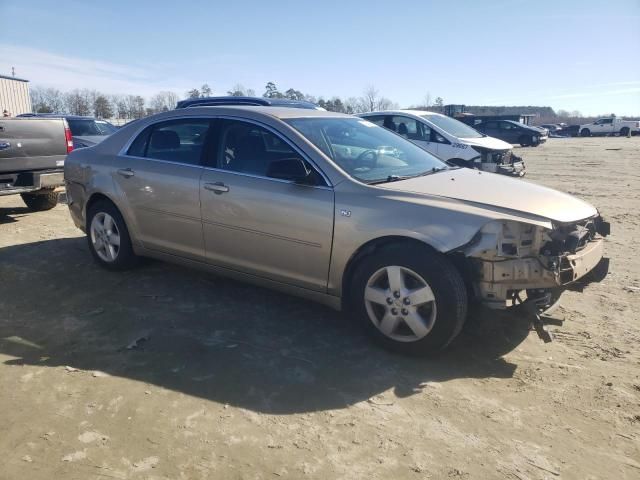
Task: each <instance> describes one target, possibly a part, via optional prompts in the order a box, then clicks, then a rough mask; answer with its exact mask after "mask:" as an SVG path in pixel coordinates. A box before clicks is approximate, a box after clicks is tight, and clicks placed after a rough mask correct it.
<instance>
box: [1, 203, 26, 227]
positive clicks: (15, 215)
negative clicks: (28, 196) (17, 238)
mask: <svg viewBox="0 0 640 480" xmlns="http://www.w3.org/2000/svg"><path fill="white" fill-rule="evenodd" d="M30 213H32V212H31V210H29V209H28V208H27V207H9V208H0V225H3V224H6V223H15V222H17V221H18V219H19V218H21V217H23V216H25V215H28V214H30Z"/></svg>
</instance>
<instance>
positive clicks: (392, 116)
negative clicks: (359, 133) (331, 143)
mask: <svg viewBox="0 0 640 480" xmlns="http://www.w3.org/2000/svg"><path fill="white" fill-rule="evenodd" d="M359 116H360V117H362V118H366V119H367V120H369V121H370V122H373V123H375V124H377V125H380V126H382V127H385V128H388V129H389V130H393V131H394V132H396V133H397V134H398V135H401V136H403V137H405V138H406V139H407V140H409V141H411V142H413V143H415V144H416V145H418V146H420V147H422V148H424V149H425V150H426V151H428V152H429V153H433V154H434V155H436V156H437V157H439V158H441V159H442V160H445V161H448V162H450V163H453V164H455V165H458V166H461V167H469V168H476V169H478V170H483V171H486V172H494V173H502V174H505V175H512V176H517V177H522V176H524V174H525V166H524V162H523V161H522V159H521V158H520V157H516V156H515V155H513V152H512V151H511V149H512V146H511V145H510V144H508V143H506V142H503V141H502V140H498V139H497V138H493V137H488V136H487V135H484V134H482V133H480V132H478V131H476V130H474V129H473V128H471V127H470V126H469V125H466V124H464V123H462V122H460V121H458V120H456V119H454V118H451V117H447V116H446V115H441V114H439V113H434V112H426V111H421V110H390V111H384V112H371V113H363V114H361V115H359Z"/></svg>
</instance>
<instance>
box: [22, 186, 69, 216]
mask: <svg viewBox="0 0 640 480" xmlns="http://www.w3.org/2000/svg"><path fill="white" fill-rule="evenodd" d="M20 196H21V197H22V201H23V202H24V203H25V204H26V205H27V207H28V208H29V210H31V211H33V212H44V211H46V210H51V209H52V208H53V207H55V206H56V205H57V204H58V198H59V197H60V194H59V193H57V192H55V191H53V190H52V189H42V190H38V191H37V192H34V193H21V194H20Z"/></svg>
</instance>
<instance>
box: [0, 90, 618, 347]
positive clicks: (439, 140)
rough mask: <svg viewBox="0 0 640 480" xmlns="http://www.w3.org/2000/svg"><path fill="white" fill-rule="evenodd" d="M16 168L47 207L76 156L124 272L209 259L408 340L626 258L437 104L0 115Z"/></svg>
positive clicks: (84, 218)
mask: <svg viewBox="0 0 640 480" xmlns="http://www.w3.org/2000/svg"><path fill="white" fill-rule="evenodd" d="M512 123H517V122H512ZM490 127H491V126H490V125H484V126H483V128H484V129H485V130H488V129H490ZM518 128H520V127H518ZM103 129H108V130H103ZM522 131H526V130H522ZM109 132H111V135H103V133H109ZM531 132H538V133H531V135H539V139H538V140H539V141H541V139H542V138H543V137H544V135H543V132H542V130H531ZM521 134H522V133H521ZM511 138H515V137H511ZM89 144H91V146H89ZM74 147H76V148H74ZM78 147H85V148H78ZM67 154H68V155H67ZM65 156H66V161H65ZM0 165H1V166H2V167H0V168H1V169H0V179H1V180H0V194H8V193H20V194H21V195H22V196H23V199H24V200H25V202H26V203H27V205H28V206H30V207H31V208H33V209H34V210H42V209H47V208H52V207H53V206H54V205H55V203H56V202H57V193H56V190H55V188H56V187H58V186H60V185H62V183H63V175H62V168H63V165H64V184H65V186H66V192H67V203H68V207H69V211H70V213H71V217H72V219H73V221H74V223H75V225H76V226H77V227H78V228H80V229H81V230H83V231H84V232H86V234H87V242H88V246H89V250H90V251H91V253H92V255H93V257H94V258H95V260H96V262H97V263H98V264H100V265H101V266H103V267H105V268H107V269H110V270H124V269H127V268H131V267H133V266H135V265H136V263H137V260H138V259H139V258H140V257H142V256H149V257H154V258H159V259H164V260H168V261H174V262H179V263H183V264H187V265H193V266H200V267H204V268H206V269H208V270H211V271H214V272H217V273H220V274H223V275H227V276H230V277H233V278H238V279H241V280H246V281H249V282H253V283H257V284H259V285H263V286H266V287H270V288H274V289H277V290H282V291H285V292H288V293H291V294H294V295H299V296H302V297H305V298H309V299H312V300H316V301H319V302H322V303H325V304H327V305H330V306H331V307H334V308H336V309H343V310H346V311H348V312H350V313H351V315H352V316H353V317H354V318H356V319H357V320H358V321H359V322H360V323H361V324H362V326H363V327H364V328H365V330H367V331H368V332H369V333H370V334H371V335H372V336H373V337H374V338H375V339H376V340H378V341H379V342H380V343H382V344H383V345H384V346H386V347H388V348H390V349H393V350H397V351H401V352H405V353H412V354H426V353H431V352H435V351H438V350H441V349H443V348H445V347H446V346H447V345H448V344H449V343H450V342H451V341H452V339H453V338H455V336H456V335H457V334H458V332H459V331H460V329H461V327H462V325H463V323H464V321H465V319H466V316H467V309H468V306H469V305H472V304H483V305H485V306H488V307H491V308H509V307H514V306H516V305H518V304H519V303H522V302H525V303H526V304H528V305H530V306H531V308H532V309H533V311H536V312H542V311H545V310H548V309H550V308H553V307H554V306H555V305H557V303H558V301H559V298H560V294H561V293H562V291H563V290H565V289H566V288H570V287H571V285H573V284H574V283H575V282H581V283H584V284H586V283H588V282H589V281H593V280H594V278H593V277H592V276H591V273H592V272H593V271H594V270H600V271H603V272H605V273H606V270H607V268H608V264H607V261H606V259H604V257H603V240H602V237H604V236H606V235H608V234H609V230H610V227H609V224H608V223H607V222H605V221H604V220H603V219H602V217H601V216H600V214H599V213H598V211H597V210H596V209H595V208H594V207H592V206H591V205H589V204H587V203H586V202H583V201H581V200H578V199H576V198H574V197H571V196H570V195H566V194H563V193H560V192H556V191H554V190H551V189H548V188H544V187H540V186H537V185H535V184H532V183H527V182H524V181H521V180H517V179H510V178H506V177H505V176H502V175H492V174H491V173H488V172H493V173H503V174H507V175H510V176H522V175H524V164H523V162H522V160H521V159H519V158H518V157H516V156H515V155H513V152H512V147H511V145H510V144H509V143H505V142H504V141H502V140H499V139H496V138H493V137H491V136H488V135H487V134H486V133H483V132H479V131H478V130H476V129H474V128H471V127H470V126H468V125H466V124H463V123H461V122H459V121H457V120H455V119H453V118H450V117H447V116H444V115H440V114H437V113H433V112H423V111H415V110H397V111H381V112H371V113H367V114H362V115H360V116H359V117H358V116H351V115H344V114H338V113H332V112H326V111H322V110H320V109H318V108H317V107H316V106H314V105H313V104H310V103H307V102H293V103H292V102H290V101H284V100H281V99H280V100H278V99H251V98H241V99H240V100H233V99H231V98H228V97H227V98H225V99H222V100H221V99H219V98H218V99H216V98H210V99H197V100H190V101H184V102H181V103H180V104H179V105H178V108H176V109H175V110H173V111H169V112H165V113H162V114H158V115H154V116H151V117H147V118H143V119H140V120H136V121H135V122H131V123H129V124H127V125H125V126H123V127H121V128H120V129H115V128H113V129H109V125H105V124H104V123H103V122H100V121H96V120H95V119H91V118H87V117H73V116H61V115H46V116H45V115H38V116H31V117H30V118H26V117H25V118H16V119H10V120H3V121H0ZM462 167H467V168H462Z"/></svg>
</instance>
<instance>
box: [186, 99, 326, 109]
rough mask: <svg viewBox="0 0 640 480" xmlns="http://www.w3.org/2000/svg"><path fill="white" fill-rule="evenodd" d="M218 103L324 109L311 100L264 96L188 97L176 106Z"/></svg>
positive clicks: (198, 105) (215, 104) (212, 105)
mask: <svg viewBox="0 0 640 480" xmlns="http://www.w3.org/2000/svg"><path fill="white" fill-rule="evenodd" d="M218 105H254V106H262V107H289V108H307V109H310V110H324V109H323V108H321V107H319V106H317V105H315V104H314V103H311V102H306V101H304V100H291V99H289V98H264V97H204V98H187V99H186V100H180V101H179V102H178V103H177V104H176V108H187V107H214V106H218Z"/></svg>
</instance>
